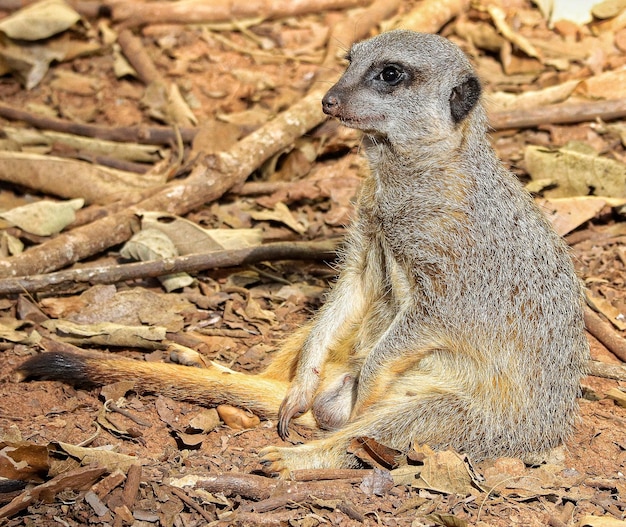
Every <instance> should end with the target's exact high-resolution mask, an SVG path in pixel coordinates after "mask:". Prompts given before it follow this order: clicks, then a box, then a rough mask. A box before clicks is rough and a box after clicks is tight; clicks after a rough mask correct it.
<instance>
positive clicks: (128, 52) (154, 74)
mask: <svg viewBox="0 0 626 527" xmlns="http://www.w3.org/2000/svg"><path fill="white" fill-rule="evenodd" d="M146 7H147V6H146V5H145V4H144V9H145V8H146ZM117 42H118V43H119V45H120V47H121V48H122V52H123V53H124V55H125V56H126V58H127V59H128V62H129V63H130V65H131V66H132V67H133V68H135V71H136V72H137V75H138V76H139V78H140V79H141V82H143V83H144V84H146V85H147V84H150V83H151V82H161V83H165V80H164V78H163V76H162V75H161V74H160V73H159V70H157V68H156V66H155V65H154V62H152V59H151V58H150V56H149V55H148V53H147V51H146V49H145V48H144V47H143V44H142V43H141V39H139V38H138V37H136V36H135V35H133V34H132V33H131V32H130V30H128V29H125V30H123V31H121V32H120V34H119V35H118V37H117Z"/></svg>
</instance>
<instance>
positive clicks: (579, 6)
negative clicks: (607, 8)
mask: <svg viewBox="0 0 626 527" xmlns="http://www.w3.org/2000/svg"><path fill="white" fill-rule="evenodd" d="M603 1H604V0H576V1H575V2H572V0H534V2H535V4H537V6H538V7H539V9H541V12H542V13H543V16H544V17H545V18H546V19H548V20H549V21H550V27H552V25H553V24H554V23H555V22H558V21H559V20H569V21H570V22H574V23H575V24H578V25H580V26H582V25H583V24H587V23H589V22H591V21H592V20H593V16H592V14H591V12H592V9H593V7H594V6H595V5H596V4H601V3H602V2H603Z"/></svg>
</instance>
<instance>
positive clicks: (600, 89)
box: [575, 67, 626, 100]
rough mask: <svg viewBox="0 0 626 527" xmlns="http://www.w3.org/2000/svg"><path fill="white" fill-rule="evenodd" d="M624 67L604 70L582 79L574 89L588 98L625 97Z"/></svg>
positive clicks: (625, 70) (625, 69) (625, 71)
mask: <svg viewBox="0 0 626 527" xmlns="http://www.w3.org/2000/svg"><path fill="white" fill-rule="evenodd" d="M625 85H626V67H621V68H618V69H615V70H611V71H605V72H603V73H600V74H598V75H594V76H593V77H590V78H588V79H585V80H584V81H582V82H581V83H580V84H579V85H578V87H577V88H576V90H575V93H579V94H581V95H584V96H585V97H588V98H590V99H611V100H612V99H622V98H624V97H626V86H625Z"/></svg>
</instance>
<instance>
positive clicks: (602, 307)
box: [585, 289, 626, 331]
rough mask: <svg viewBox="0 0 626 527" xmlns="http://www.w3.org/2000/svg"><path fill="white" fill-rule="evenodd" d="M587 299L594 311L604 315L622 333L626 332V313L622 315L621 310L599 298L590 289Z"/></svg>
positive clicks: (587, 292)
mask: <svg viewBox="0 0 626 527" xmlns="http://www.w3.org/2000/svg"><path fill="white" fill-rule="evenodd" d="M585 297H586V299H587V303H588V304H589V306H590V307H591V308H592V309H594V310H595V311H597V312H599V313H602V314H603V315H604V316H605V317H606V318H607V320H608V321H609V322H610V323H611V324H613V325H614V326H615V327H616V328H617V329H619V330H620V331H624V330H626V313H622V312H621V311H620V310H619V309H617V308H615V307H613V304H611V303H610V302H609V301H608V300H606V299H604V298H602V297H601V296H598V295H597V294H595V293H594V292H593V291H591V290H589V289H588V290H587V291H586V295H585Z"/></svg>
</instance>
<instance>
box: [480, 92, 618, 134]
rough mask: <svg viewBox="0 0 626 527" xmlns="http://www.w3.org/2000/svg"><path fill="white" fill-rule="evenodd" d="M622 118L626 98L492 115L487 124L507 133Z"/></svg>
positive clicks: (552, 105) (563, 104)
mask: <svg viewBox="0 0 626 527" xmlns="http://www.w3.org/2000/svg"><path fill="white" fill-rule="evenodd" d="M623 117H626V99H617V100H612V101H593V102H585V103H562V104H551V105H548V106H539V107H538V108H523V109H518V110H509V111H504V112H493V113H490V115H489V123H490V124H491V126H492V128H493V129H494V130H506V129H509V128H533V127H535V126H539V125H542V124H572V123H580V122H584V121H595V120H596V119H602V120H603V121H611V120H613V119H621V118H623Z"/></svg>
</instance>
